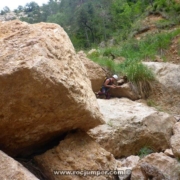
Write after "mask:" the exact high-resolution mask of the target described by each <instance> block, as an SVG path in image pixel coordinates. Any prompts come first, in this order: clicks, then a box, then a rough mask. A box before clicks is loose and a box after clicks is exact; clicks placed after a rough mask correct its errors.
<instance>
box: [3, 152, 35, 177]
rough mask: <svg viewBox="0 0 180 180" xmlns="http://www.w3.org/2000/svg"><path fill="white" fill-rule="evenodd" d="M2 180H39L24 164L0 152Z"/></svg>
mask: <svg viewBox="0 0 180 180" xmlns="http://www.w3.org/2000/svg"><path fill="white" fill-rule="evenodd" d="M0 179H4V180H5V179H9V180H10V179H17V180H18V179H19V180H20V179H25V180H38V178H36V177H35V176H34V175H33V174H31V173H30V172H29V171H28V170H27V169H26V168H25V167H24V166H23V165H22V164H20V163H19V162H17V161H15V160H14V159H12V158H11V157H9V156H8V155H6V154H5V153H4V152H2V151H0Z"/></svg>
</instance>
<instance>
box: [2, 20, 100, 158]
mask: <svg viewBox="0 0 180 180" xmlns="http://www.w3.org/2000/svg"><path fill="white" fill-rule="evenodd" d="M0 53H1V54H0V87H1V89H0V99H1V101H0V107H1V108H0V132H1V134H0V142H1V144H0V149H2V150H3V151H5V152H6V153H8V154H11V155H13V156H14V155H18V154H23V153H28V152H30V151H33V150H34V149H35V148H36V147H37V146H41V145H42V144H44V143H46V142H47V141H50V140H51V139H53V138H54V137H56V136H59V135H60V134H62V133H64V132H67V131H69V130H72V129H76V128H81V129H84V130H88V129H90V128H93V127H95V126H97V125H99V124H102V123H103V117H102V114H100V112H99V107H98V104H97V101H96V97H95V95H94V93H93V91H92V89H91V84H90V81H89V79H88V76H87V72H86V69H85V67H84V65H83V63H82V61H81V60H80V59H79V58H78V56H77V55H76V53H75V50H74V48H73V45H72V43H71V41H70V39H69V37H68V36H67V34H66V33H65V31H64V30H63V29H62V28H61V27H60V26H58V25H56V24H51V23H39V24H32V25H30V24H27V23H25V22H20V21H17V20H16V21H8V22H4V23H0Z"/></svg>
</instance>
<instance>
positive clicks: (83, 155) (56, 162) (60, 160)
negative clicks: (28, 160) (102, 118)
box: [35, 132, 116, 180]
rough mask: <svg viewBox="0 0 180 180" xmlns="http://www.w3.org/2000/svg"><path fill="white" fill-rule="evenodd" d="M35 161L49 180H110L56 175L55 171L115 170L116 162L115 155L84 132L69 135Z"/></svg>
mask: <svg viewBox="0 0 180 180" xmlns="http://www.w3.org/2000/svg"><path fill="white" fill-rule="evenodd" d="M35 161H36V162H37V163H38V165H39V167H41V169H42V171H43V172H44V173H45V174H46V175H47V177H48V180H72V179H73V180H79V179H93V180H99V179H100V180H106V179H107V180H109V179H113V178H112V177H108V176H107V177H105V176H89V175H87V176H77V175H73V176H71V175H69V176H63V175H54V170H69V171H71V172H72V171H84V173H85V172H87V171H88V170H91V171H101V170H107V171H108V170H115V169H116V160H115V159H114V157H113V155H112V154H111V153H109V152H107V151H106V150H104V149H103V148H102V147H100V145H99V144H98V143H96V142H95V141H94V140H93V139H92V138H91V137H89V136H88V135H87V134H85V133H83V132H75V133H72V134H69V135H68V136H67V137H66V138H65V139H64V140H63V141H61V142H60V144H59V145H58V146H56V147H55V148H53V149H51V150H48V151H47V152H46V153H44V154H42V155H39V156H36V157H35Z"/></svg>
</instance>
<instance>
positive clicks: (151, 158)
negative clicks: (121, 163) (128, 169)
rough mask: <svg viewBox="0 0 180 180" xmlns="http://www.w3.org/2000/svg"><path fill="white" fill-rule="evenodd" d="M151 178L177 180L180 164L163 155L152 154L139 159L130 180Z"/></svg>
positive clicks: (179, 175)
mask: <svg viewBox="0 0 180 180" xmlns="http://www.w3.org/2000/svg"><path fill="white" fill-rule="evenodd" d="M148 178H153V179H157V180H162V179H164V180H171V179H173V180H179V179H180V164H179V162H178V161H177V160H176V159H175V158H171V157H169V156H167V155H165V154H164V153H152V154H149V155H147V156H146V157H144V158H143V159H141V160H140V161H139V162H138V164H137V166H136V167H134V168H133V170H132V174H131V179H132V180H137V179H139V180H145V179H148Z"/></svg>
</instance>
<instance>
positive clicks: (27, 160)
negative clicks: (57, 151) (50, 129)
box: [14, 130, 77, 180]
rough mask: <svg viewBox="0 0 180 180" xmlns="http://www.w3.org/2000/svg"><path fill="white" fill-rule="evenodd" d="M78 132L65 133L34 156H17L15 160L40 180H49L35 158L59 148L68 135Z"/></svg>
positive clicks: (35, 152)
mask: <svg viewBox="0 0 180 180" xmlns="http://www.w3.org/2000/svg"><path fill="white" fill-rule="evenodd" d="M76 131H77V130H72V131H69V132H66V133H63V134H61V135H59V136H57V137H55V138H54V139H53V140H51V141H50V142H48V143H46V144H45V145H43V146H41V147H40V148H38V149H36V150H35V151H34V152H33V153H32V154H30V155H28V156H17V157H16V158H14V159H15V160H16V161H18V162H20V163H21V164H22V165H23V166H24V167H26V168H27V169H28V170H29V171H30V172H31V173H32V174H34V175H35V176H36V177H37V178H39V179H40V180H48V178H47V177H46V175H45V174H44V173H43V172H42V171H41V169H40V168H39V167H38V166H37V164H36V163H35V161H34V156H37V155H40V154H43V153H45V152H46V151H48V150H49V149H52V148H53V147H55V146H57V145H58V144H59V143H60V142H61V141H62V140H64V139H65V137H66V135H67V134H68V133H71V132H76Z"/></svg>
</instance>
